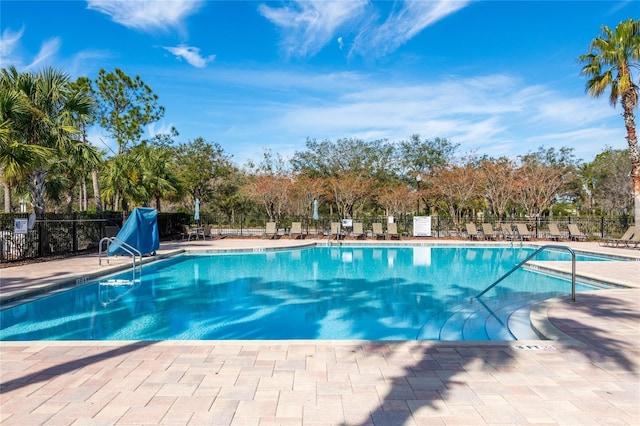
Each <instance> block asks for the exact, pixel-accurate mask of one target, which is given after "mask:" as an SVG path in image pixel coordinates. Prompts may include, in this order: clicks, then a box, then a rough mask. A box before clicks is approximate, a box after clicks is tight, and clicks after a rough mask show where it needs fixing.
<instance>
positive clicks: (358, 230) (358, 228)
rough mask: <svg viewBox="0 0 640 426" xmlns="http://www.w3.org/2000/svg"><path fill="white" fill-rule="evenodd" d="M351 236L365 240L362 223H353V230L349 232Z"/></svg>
mask: <svg viewBox="0 0 640 426" xmlns="http://www.w3.org/2000/svg"><path fill="white" fill-rule="evenodd" d="M351 236H352V237H353V238H355V239H360V238H366V234H365V233H364V228H363V226H362V222H354V223H353V230H352V231H351Z"/></svg>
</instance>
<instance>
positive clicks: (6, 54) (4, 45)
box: [0, 27, 24, 62]
mask: <svg viewBox="0 0 640 426" xmlns="http://www.w3.org/2000/svg"><path fill="white" fill-rule="evenodd" d="M22 34H24V27H23V28H20V30H19V31H15V32H14V31H12V30H11V28H6V29H5V30H4V31H3V32H2V36H0V58H2V62H6V60H7V58H10V57H11V54H12V53H13V52H14V49H15V48H16V46H17V45H18V43H19V42H20V39H21V38H22Z"/></svg>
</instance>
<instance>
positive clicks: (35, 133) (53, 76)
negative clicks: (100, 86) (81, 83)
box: [0, 66, 92, 216]
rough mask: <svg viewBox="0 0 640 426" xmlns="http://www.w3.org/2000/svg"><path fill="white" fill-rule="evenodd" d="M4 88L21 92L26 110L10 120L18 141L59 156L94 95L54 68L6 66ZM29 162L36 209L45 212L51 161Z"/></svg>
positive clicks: (0, 79) (0, 84) (2, 79)
mask: <svg viewBox="0 0 640 426" xmlns="http://www.w3.org/2000/svg"><path fill="white" fill-rule="evenodd" d="M0 87H2V88H3V89H5V88H10V89H11V90H12V91H15V92H17V93H18V94H19V99H20V102H21V103H24V105H25V107H26V112H25V113H23V114H12V115H11V116H8V117H7V119H9V120H10V122H11V127H12V130H13V132H14V135H16V137H17V139H16V141H17V142H19V143H21V144H25V145H32V146H34V147H40V148H48V149H51V150H52V151H53V152H54V154H55V155H57V152H58V151H59V150H64V149H65V147H66V146H68V144H69V143H70V141H71V138H72V136H73V135H74V134H76V133H77V132H78V131H77V129H76V128H75V127H74V126H73V124H74V122H75V119H76V117H78V116H80V115H86V114H87V113H88V112H89V109H90V107H91V103H92V101H91V98H89V97H87V96H85V95H84V94H82V93H78V92H74V91H72V90H70V87H69V77H68V76H67V74H65V73H62V72H60V71H58V70H55V69H53V68H47V69H44V70H43V71H41V72H39V73H37V74H32V73H19V72H18V71H17V70H16V68H15V67H13V66H12V67H10V68H9V69H3V70H2V74H1V75H0ZM32 160H33V161H31V162H30V163H29V164H28V166H27V167H28V169H29V173H28V180H27V182H28V185H29V190H30V192H31V199H32V200H31V201H32V204H33V208H34V212H35V213H36V215H38V216H42V215H43V214H44V213H45V210H46V206H45V184H46V180H47V174H48V161H43V160H42V159H40V158H33V159H32Z"/></svg>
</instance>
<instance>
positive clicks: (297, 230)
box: [289, 222, 305, 240]
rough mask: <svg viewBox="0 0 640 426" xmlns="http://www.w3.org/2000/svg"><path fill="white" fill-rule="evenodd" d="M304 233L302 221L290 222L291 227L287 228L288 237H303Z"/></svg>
mask: <svg viewBox="0 0 640 426" xmlns="http://www.w3.org/2000/svg"><path fill="white" fill-rule="evenodd" d="M304 237H305V234H304V233H303V232H302V222H291V229H289V239H292V238H293V239H296V240H297V239H298V238H301V239H302V238H304Z"/></svg>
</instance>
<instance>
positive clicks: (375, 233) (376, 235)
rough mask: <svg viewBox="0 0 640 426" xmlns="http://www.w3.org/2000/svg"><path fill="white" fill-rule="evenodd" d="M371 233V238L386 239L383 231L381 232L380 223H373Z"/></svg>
mask: <svg viewBox="0 0 640 426" xmlns="http://www.w3.org/2000/svg"><path fill="white" fill-rule="evenodd" d="M371 227H372V232H373V238H375V239H378V238H386V235H385V234H384V231H383V230H382V223H380V222H374V223H373V224H372V225H371Z"/></svg>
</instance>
